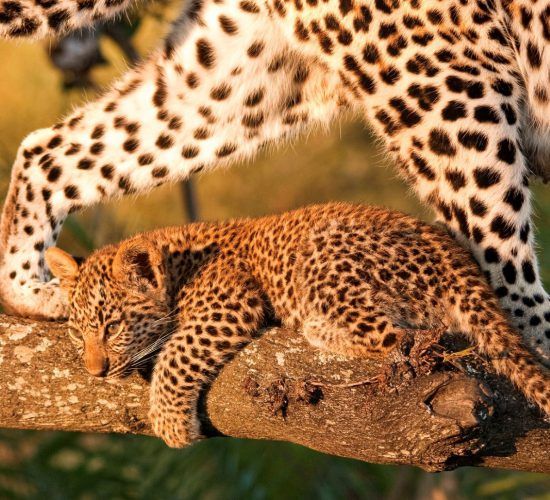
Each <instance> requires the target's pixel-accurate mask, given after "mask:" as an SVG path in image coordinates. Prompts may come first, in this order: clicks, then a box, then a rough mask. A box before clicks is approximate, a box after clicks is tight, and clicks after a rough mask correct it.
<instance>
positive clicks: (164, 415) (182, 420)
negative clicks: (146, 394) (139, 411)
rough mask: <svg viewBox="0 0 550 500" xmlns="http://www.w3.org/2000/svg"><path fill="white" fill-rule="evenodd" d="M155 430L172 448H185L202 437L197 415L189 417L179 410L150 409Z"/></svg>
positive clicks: (150, 417)
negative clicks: (162, 410)
mask: <svg viewBox="0 0 550 500" xmlns="http://www.w3.org/2000/svg"><path fill="white" fill-rule="evenodd" d="M149 420H150V421H151V426H152V427H153V432H154V433H155V435H156V436H158V437H159V438H161V439H162V440H163V441H164V442H165V443H166V444H167V445H168V446H169V447H170V448H184V447H185V446H187V445H189V444H191V443H193V442H194V441H197V440H198V439H200V438H201V437H202V436H201V433H200V423H199V420H198V419H197V417H196V416H192V417H188V416H184V415H183V414H182V413H179V412H161V411H158V410H153V409H152V410H150V411H149Z"/></svg>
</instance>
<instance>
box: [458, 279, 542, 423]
mask: <svg viewBox="0 0 550 500" xmlns="http://www.w3.org/2000/svg"><path fill="white" fill-rule="evenodd" d="M454 309H455V310H454V313H455V314H454V317H455V320H456V323H457V325H458V327H459V328H460V330H461V331H462V332H464V333H465V334H466V335H467V336H468V337H469V338H470V340H471V341H473V342H474V343H476V344H477V346H478V349H479V351H480V352H482V353H483V354H485V355H486V356H488V357H489V359H490V361H491V363H492V364H493V366H494V367H495V370H496V372H497V373H498V374H500V375H504V376H505V377H507V378H509V379H510V380H511V381H512V382H513V383H514V385H515V386H516V387H517V388H518V389H519V390H520V391H521V392H523V394H525V396H526V397H527V399H529V400H530V401H532V402H533V403H535V404H536V405H537V406H538V407H539V408H540V409H541V410H542V411H543V412H544V413H546V415H548V416H550V370H548V369H547V368H545V367H544V366H543V365H542V364H541V363H539V362H538V361H537V360H536V358H535V356H534V355H533V354H531V352H530V351H529V350H528V349H527V347H526V346H525V345H524V343H523V340H522V339H521V336H520V334H519V332H516V331H515V330H514V329H513V328H512V326H511V325H510V324H509V322H508V320H507V318H506V316H505V314H504V312H503V311H502V310H501V308H500V305H499V304H498V301H497V299H496V298H495V296H494V293H493V292H492V291H491V290H489V288H488V285H486V284H485V283H483V284H481V283H480V286H479V287H474V289H470V290H468V294H467V297H464V298H462V300H459V301H457V302H456V303H455V304H454Z"/></svg>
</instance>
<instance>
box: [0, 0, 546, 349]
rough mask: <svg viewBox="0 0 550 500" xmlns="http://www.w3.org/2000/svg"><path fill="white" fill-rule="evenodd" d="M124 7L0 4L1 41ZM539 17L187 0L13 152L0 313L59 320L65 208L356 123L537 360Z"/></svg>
mask: <svg viewBox="0 0 550 500" xmlns="http://www.w3.org/2000/svg"><path fill="white" fill-rule="evenodd" d="M129 4H130V1H129V0H40V1H36V2H35V1H31V0H0V35H1V36H5V37H22V36H29V37H30V36H34V37H42V36H45V35H49V34H52V33H53V34H55V33H59V32H61V31H64V30H67V29H72V28H77V27H79V26H82V25H85V24H87V23H89V22H90V21H92V20H95V19H100V18H105V17H108V16H111V15H114V14H117V13H119V12H121V11H123V10H124V9H125V8H126V7H127V6H128V5H129ZM549 19H550V3H549V2H547V1H531V0H528V1H505V0H501V1H497V0H477V1H474V0H439V1H435V0H424V1H420V0H292V1H290V0H287V1H286V0H265V1H261V0H204V1H203V0H191V1H190V2H187V3H185V5H184V6H183V9H182V12H181V14H180V16H179V18H178V19H177V20H176V22H175V24H174V26H173V29H172V32H171V34H170V35H169V36H168V37H167V38H166V40H165V42H164V45H163V47H162V48H161V49H159V50H157V51H155V52H154V53H153V54H152V55H151V56H150V57H149V58H148V60H147V61H146V62H145V63H143V64H142V65H140V66H139V67H137V68H134V69H132V70H130V71H129V72H128V73H127V74H126V75H125V76H124V77H123V78H122V79H121V80H120V81H119V82H118V83H117V84H116V85H115V86H114V88H112V89H111V90H110V91H108V92H106V93H105V94H104V95H103V96H102V97H100V98H99V99H98V100H97V101H95V102H92V103H90V104H88V105H86V106H84V107H82V108H81V109H79V110H77V111H76V112H74V113H73V114H71V115H70V116H69V117H68V118H67V119H65V120H64V121H62V122H60V123H58V124H57V125H55V126H53V127H51V128H48V129H43V130H39V131H37V132H34V133H33V134H31V135H30V136H29V137H28V138H26V139H25V140H24V141H23V144H22V145H21V148H20V151H19V153H18V156H17V159H16V161H15V164H14V167H13V174H12V182H11V186H10V189H9V193H8V197H7V201H6V204H5V206H4V212H3V216H2V223H1V234H0V245H1V251H2V252H1V255H2V262H1V265H0V295H1V297H2V303H3V304H4V306H5V308H6V309H7V310H11V311H15V312H18V313H21V314H25V315H30V316H39V317H47V318H55V317H59V316H62V315H64V314H65V312H66V305H65V299H64V298H63V294H62V293H61V291H60V289H59V287H58V285H57V284H56V283H55V282H52V281H49V282H48V281H47V280H48V276H49V275H48V272H47V269H46V268H45V265H44V259H43V252H44V250H45V249H46V248H47V247H49V246H51V245H52V244H53V243H54V242H55V240H56V238H57V236H58V234H59V231H60V228H61V225H62V223H63V221H64V219H65V217H66V215H67V214H68V213H69V212H71V211H74V210H78V209H80V208H82V207H85V206H88V205H91V204H93V203H96V202H98V201H101V200H105V199H107V198H110V197H113V196H116V195H120V194H125V193H130V192H136V191H145V190H148V189H151V188H152V187H154V186H158V185H160V184H162V183H165V182H169V181H170V182H173V181H176V180H180V179H182V178H185V177H187V176H189V175H191V174H192V173H194V172H198V171H200V170H203V169H209V168H213V167H217V166H220V165H223V164H227V163H230V162H232V161H235V160H236V159H238V158H239V159H240V158H243V157H249V156H251V155H253V154H254V153H255V152H256V151H257V150H258V149H259V148H260V147H261V146H262V145H264V144H266V143H267V142H273V141H281V140H283V139H287V138H291V137H294V136H296V135H297V134H298V133H299V132H300V131H304V130H306V129H308V128H311V127H313V126H314V125H316V124H326V123H329V122H331V121H332V120H334V118H335V117H336V116H337V115H338V114H340V113H341V112H342V111H343V110H346V109H354V110H356V111H357V110H358V111H359V112H360V113H361V114H362V115H364V117H365V118H366V119H367V121H368V122H369V123H371V124H372V125H373V126H374V127H375V129H376V131H377V132H378V134H379V135H380V136H381V137H382V138H383V139H384V140H385V143H386V145H387V149H388V151H390V152H391V153H392V154H393V155H394V157H395V159H396V160H397V163H398V165H399V168H400V172H401V173H402V175H403V176H404V177H405V178H407V179H408V181H409V182H410V183H411V185H412V186H413V187H414V189H415V190H416V192H417V193H418V195H419V197H420V198H421V199H422V200H424V201H425V202H426V203H428V204H429V205H431V206H432V207H433V208H434V209H435V211H436V212H437V214H438V216H439V217H440V218H441V219H442V220H443V222H444V223H445V224H447V226H448V227H449V228H450V229H451V230H452V231H453V233H454V234H455V236H456V237H457V238H458V239H459V240H461V241H463V242H467V243H468V244H469V246H470V248H471V249H472V251H473V253H474V255H475V257H476V259H477V260H478V262H479V263H480V265H481V266H482V267H483V269H484V270H485V271H486V275H487V277H488V279H489V280H490V282H491V284H492V286H493V287H494V289H495V290H496V292H497V295H498V296H499V297H500V300H501V301H502V304H503V306H504V308H505V309H506V310H507V311H508V312H509V313H510V316H511V318H512V319H513V321H514V323H515V325H516V326H517V327H518V328H519V329H520V330H522V331H523V334H524V336H525V339H526V340H527V342H528V343H529V344H530V345H531V346H532V347H535V348H536V349H538V351H539V352H540V353H541V354H542V355H543V356H544V355H546V356H547V355H548V353H549V352H550V299H549V297H548V295H547V294H546V292H545V290H544V288H543V286H542V284H541V281H540V277H539V273H538V269H537V267H538V266H537V261H536V256H535V251H534V241H533V230H532V224H531V203H530V194H529V189H528V180H529V177H530V173H531V174H533V175H539V176H544V175H545V174H546V175H548V174H549V173H550V167H548V162H547V161H546V159H547V156H548V146H547V144H548V141H547V140H546V136H547V131H548V123H549V121H548V117H549V116H550V113H549V112H548V111H549V107H550V96H549V94H548V91H547V88H548V74H549V71H548V70H549V67H550V51H547V50H545V49H546V45H547V43H548V40H549V39H550V23H549ZM547 56H548V57H547Z"/></svg>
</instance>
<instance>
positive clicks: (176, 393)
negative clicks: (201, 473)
mask: <svg viewBox="0 0 550 500" xmlns="http://www.w3.org/2000/svg"><path fill="white" fill-rule="evenodd" d="M47 257H48V263H49V264H50V267H51V268H52V270H53V271H54V273H55V274H56V275H57V276H59V277H60V278H61V280H62V284H63V285H64V286H65V288H66V289H67V290H68V293H69V297H70V304H71V307H70V316H69V318H70V319H69V321H70V323H69V324H70V326H71V328H72V329H73V330H75V331H76V332H78V336H79V337H80V342H83V347H84V360H85V363H86V367H87V368H88V370H89V371H90V372H91V373H92V374H94V375H98V376H110V377H117V376H121V375H124V374H126V373H129V372H130V371H131V370H132V369H135V368H136V367H139V366H142V364H143V363H144V359H145V360H146V359H148V358H149V357H150V356H152V355H155V354H156V353H157V351H159V350H160V354H159V355H158V359H157V362H156V365H155V369H154V375H153V381H152V387H151V410H150V417H151V420H152V424H153V428H154V430H155V433H156V434H157V435H158V436H160V437H162V438H163V439H164V440H165V441H166V443H168V444H169V445H170V446H184V445H185V444H187V443H189V442H190V441H193V440H194V439H196V438H198V437H200V429H199V425H198V419H197V414H196V407H197V398H198V395H199V391H200V389H201V388H202V387H203V386H204V385H205V384H206V383H207V382H208V381H209V380H211V379H212V377H214V375H215V374H216V373H217V371H218V370H219V369H220V368H221V367H222V366H223V364H224V363H225V362H226V361H227V360H228V359H229V358H231V357H232V356H233V355H234V354H235V353H236V352H237V351H238V350H239V349H241V348H242V347H243V346H244V345H245V344H246V343H248V342H250V341H251V340H252V339H253V337H254V336H255V334H256V333H257V332H258V330H259V329H260V328H261V327H262V326H264V325H265V323H266V321H267V320H268V319H269V318H275V319H278V320H280V321H281V322H282V323H283V324H284V325H286V326H288V327H291V328H294V329H298V330H299V331H301V332H302V333H303V335H304V336H305V337H306V338H307V340H308V341H309V342H310V343H311V344H313V345H314V346H316V347H318V348H320V349H325V350H329V351H332V352H338V353H342V354H345V355H351V356H376V355H378V356H380V355H386V354H387V353H388V352H390V351H391V350H392V349H394V348H395V346H396V345H397V344H398V343H399V340H400V339H401V338H402V336H403V335H404V334H405V333H407V332H413V334H414V333H415V332H417V334H418V333H419V332H420V331H421V330H424V331H426V330H431V329H442V328H443V329H449V330H456V331H462V332H464V333H465V334H466V335H467V336H468V338H469V339H470V340H471V341H473V342H474V343H475V344H476V345H477V348H478V350H479V351H481V352H482V353H485V354H486V355H487V356H488V357H489V358H490V359H491V361H492V363H493V365H494V366H495V368H496V370H497V371H498V373H500V374H502V375H505V376H507V377H509V378H510V379H511V380H512V381H513V382H514V383H515V384H516V386H517V387H518V388H519V389H521V390H522V391H523V392H524V394H525V395H526V396H527V397H528V398H529V399H531V400H532V401H534V402H535V403H536V404H537V405H538V406H539V407H540V408H541V409H542V410H543V411H544V412H546V413H547V414H550V384H549V382H550V378H549V373H548V371H547V370H546V369H545V368H543V367H542V365H538V364H537V363H536V362H535V361H534V359H533V356H532V355H531V354H530V353H529V352H528V351H527V349H526V348H525V347H524V346H523V344H522V341H521V340H520V338H519V336H518V335H517V334H516V333H515V332H514V330H513V329H512V327H511V326H510V325H509V324H508V321H507V318H506V316H505V314H504V313H503V312H502V310H501V308H500V306H499V304H498V300H497V298H496V296H495V294H494V292H493V291H492V290H491V288H490V287H489V285H488V284H487V283H486V280H485V279H484V277H483V274H482V272H481V271H480V269H479V267H478V266H477V265H476V263H475V262H474V261H473V260H472V258H471V256H470V254H469V252H467V251H466V250H465V249H463V248H462V247H461V246H459V245H458V244H457V243H456V242H455V241H454V240H453V239H452V237H450V236H449V235H448V234H447V232H446V231H444V230H442V229H438V228H435V227H433V226H430V225H427V224H424V223H422V222H420V221H418V220H416V219H413V218H411V217H408V216H406V215H403V214H399V213H395V212H389V211H387V210H384V209H379V208H369V207H364V206H360V205H348V204H328V205H318V206H311V207H307V208H304V209H300V210H297V211H294V212H288V213H285V214H282V215H280V216H271V217H265V218H260V219H242V220H235V221H230V222H225V223H213V224H193V225H189V226H185V227H176V228H169V229H161V230H158V231H153V232H151V233H144V234H141V235H138V236H136V237H134V238H132V239H130V240H128V241H125V242H122V243H121V244H119V245H114V246H109V247H106V248H104V249H102V250H99V251H97V252H96V253H94V254H93V255H92V256H91V257H90V258H89V259H88V260H86V261H85V263H84V264H83V265H82V266H81V267H80V268H79V267H78V265H77V264H76V262H74V260H72V258H71V257H70V256H69V255H68V254H65V253H63V252H62V251H60V250H58V249H50V250H49V252H48V253H47Z"/></svg>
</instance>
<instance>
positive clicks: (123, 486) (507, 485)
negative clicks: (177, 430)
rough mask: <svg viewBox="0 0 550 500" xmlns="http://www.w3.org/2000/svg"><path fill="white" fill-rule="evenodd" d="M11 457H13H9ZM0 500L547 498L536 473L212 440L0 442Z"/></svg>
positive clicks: (47, 437)
mask: <svg viewBox="0 0 550 500" xmlns="http://www.w3.org/2000/svg"><path fill="white" fill-rule="evenodd" d="M6 450H9V452H6ZM6 454H8V455H10V457H9V458H10V459H9V460H5V459H4V460H1V461H0V497H1V498H21V499H35V498H48V499H52V500H65V499H86V500H87V499H90V500H91V499H96V498H97V499H105V498H109V499H127V498H128V499H134V498H136V499H149V498H162V499H172V498H174V499H197V498H200V499H207V500H218V499H219V500H222V499H223V500H225V499H250V500H264V499H266V500H268V499H280V498H285V499H288V500H292V499H297V500H298V499H310V498H311V499H318V500H332V499H341V498H350V499H353V498H396V499H397V498H399V497H402V496H404V497H405V498H418V499H420V498H425V494H426V492H431V493H434V492H435V491H441V492H443V494H445V496H444V497H442V498H446V497H447V498H465V499H466V498H467V499H474V498H487V499H493V498H494V499H499V500H500V499H502V500H506V499H510V500H515V499H520V498H521V499H526V498H531V499H533V500H534V499H540V500H542V499H544V498H548V496H545V492H547V491H550V490H549V489H550V479H549V478H548V477H547V476H543V475H538V474H520V473H507V472H499V471H483V470H479V469H464V470H460V471H457V472H452V473H444V474H439V475H437V476H434V475H430V474H426V473H423V472H421V471H418V470H416V469H411V468H407V467H384V466H380V465H371V464H366V463H361V462H357V461H354V460H347V459H342V458H336V457H331V456H328V455H323V454H321V453H316V452H314V451H311V450H308V449H306V448H303V447H300V446H297V445H290V444H286V443H273V442H262V441H244V440H237V439H226V438H217V439H212V440H209V441H205V442H202V443H198V444H196V445H194V446H192V447H190V448H188V449H185V450H170V449H168V448H166V447H165V446H164V444H163V443H161V442H159V441H158V440H156V439H153V438H146V437H136V436H99V435H94V436H86V435H81V434H71V433H49V434H47V433H33V432H7V431H4V432H2V433H0V457H3V456H4V457H5V456H6Z"/></svg>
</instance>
